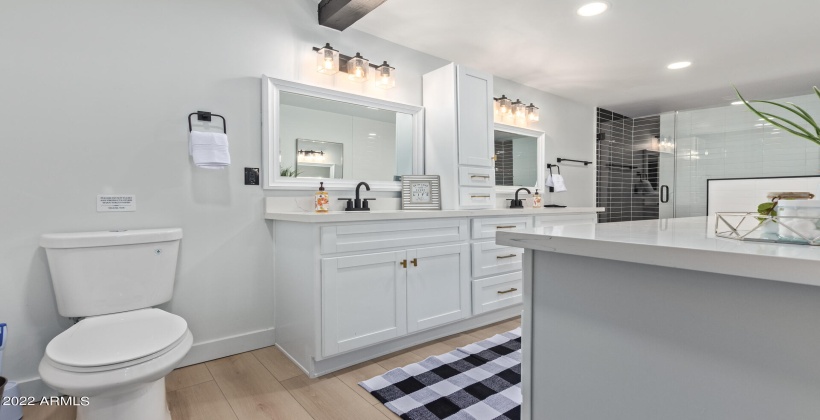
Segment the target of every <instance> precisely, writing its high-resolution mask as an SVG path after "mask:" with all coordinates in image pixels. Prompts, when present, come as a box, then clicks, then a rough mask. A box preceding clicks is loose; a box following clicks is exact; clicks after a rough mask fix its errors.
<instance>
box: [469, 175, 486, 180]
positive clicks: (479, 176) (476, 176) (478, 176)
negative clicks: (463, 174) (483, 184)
mask: <svg viewBox="0 0 820 420" xmlns="http://www.w3.org/2000/svg"><path fill="white" fill-rule="evenodd" d="M470 178H484V179H490V176H489V175H470Z"/></svg>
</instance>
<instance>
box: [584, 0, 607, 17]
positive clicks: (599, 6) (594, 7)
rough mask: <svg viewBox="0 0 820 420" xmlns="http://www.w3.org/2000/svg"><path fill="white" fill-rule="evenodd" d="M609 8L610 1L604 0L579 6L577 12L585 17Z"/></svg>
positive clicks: (595, 14) (598, 13)
mask: <svg viewBox="0 0 820 420" xmlns="http://www.w3.org/2000/svg"><path fill="white" fill-rule="evenodd" d="M607 9H609V3H607V2H603V1H596V2H592V3H587V4H585V5H583V6H581V7H579V8H578V11H577V13H578V14H579V15H580V16H583V17H590V16H597V15H600V14H601V13H604V12H606V11H607Z"/></svg>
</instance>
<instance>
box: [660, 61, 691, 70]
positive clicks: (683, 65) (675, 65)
mask: <svg viewBox="0 0 820 420" xmlns="http://www.w3.org/2000/svg"><path fill="white" fill-rule="evenodd" d="M691 65H692V62H691V61H678V62H677V63H672V64H670V65H668V66H666V68H668V69H669V70H680V69H685V68H687V67H689V66H691Z"/></svg>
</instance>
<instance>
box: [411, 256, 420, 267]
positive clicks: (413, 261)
mask: <svg viewBox="0 0 820 420" xmlns="http://www.w3.org/2000/svg"><path fill="white" fill-rule="evenodd" d="M410 264H413V267H418V266H419V260H417V259H415V258H413V259H412V260H410Z"/></svg>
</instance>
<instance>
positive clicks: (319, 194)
mask: <svg viewBox="0 0 820 420" xmlns="http://www.w3.org/2000/svg"><path fill="white" fill-rule="evenodd" d="M313 204H314V206H313V208H314V209H315V210H316V213H327V211H328V207H329V206H330V196H329V195H328V193H327V191H325V183H324V182H320V183H319V191H316V194H315V195H314V197H313Z"/></svg>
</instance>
